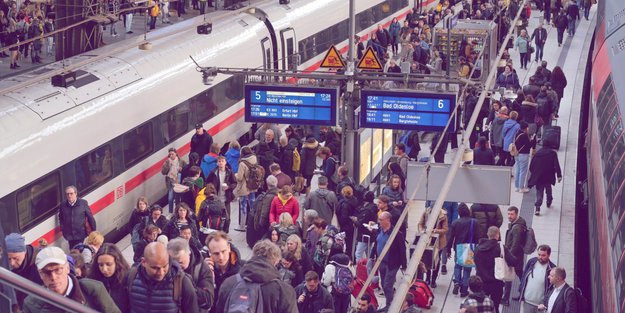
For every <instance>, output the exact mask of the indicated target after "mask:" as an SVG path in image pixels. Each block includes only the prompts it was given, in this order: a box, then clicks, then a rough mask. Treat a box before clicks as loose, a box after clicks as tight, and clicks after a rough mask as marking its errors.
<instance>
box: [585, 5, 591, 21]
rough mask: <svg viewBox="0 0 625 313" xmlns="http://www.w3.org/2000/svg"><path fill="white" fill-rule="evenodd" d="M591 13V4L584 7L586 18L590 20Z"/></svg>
mask: <svg viewBox="0 0 625 313" xmlns="http://www.w3.org/2000/svg"><path fill="white" fill-rule="evenodd" d="M589 15H590V5H589V6H587V7H585V8H584V18H586V20H588V16H589Z"/></svg>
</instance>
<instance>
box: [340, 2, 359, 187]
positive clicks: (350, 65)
mask: <svg viewBox="0 0 625 313" xmlns="http://www.w3.org/2000/svg"><path fill="white" fill-rule="evenodd" d="M355 37H356V0H349V38H348V52H347V53H348V56H347V68H346V69H345V75H346V76H348V79H347V84H346V89H345V93H346V97H345V105H344V106H343V108H344V112H343V113H344V114H343V116H344V118H345V123H344V127H343V135H342V137H343V142H342V145H341V149H342V150H343V151H342V153H341V156H342V159H343V162H345V163H346V164H347V168H348V169H349V173H350V174H351V175H352V176H353V177H355V176H354V173H356V170H357V166H356V164H355V163H356V162H354V153H356V152H355V149H353V147H354V146H355V142H356V131H355V130H354V115H355V113H354V111H355V108H354V85H355V83H356V82H355V79H354V74H355V62H356V56H355V55H356V49H355V44H356V42H355Z"/></svg>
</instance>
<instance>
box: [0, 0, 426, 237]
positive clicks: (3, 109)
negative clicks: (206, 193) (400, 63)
mask: <svg viewBox="0 0 625 313" xmlns="http://www.w3.org/2000/svg"><path fill="white" fill-rule="evenodd" d="M348 3H349V2H348V1H345V0H317V1H308V0H294V1H291V3H290V4H289V5H278V4H277V1H273V0H272V1H265V2H262V3H260V4H259V5H258V6H257V8H258V9H260V10H257V13H258V12H260V13H261V14H264V15H265V17H266V18H267V19H266V22H262V21H260V20H259V19H257V18H256V17H254V16H252V15H250V14H248V13H246V12H245V10H246V9H241V10H239V11H234V12H231V13H229V14H226V15H225V16H222V17H219V18H218V19H215V20H212V23H213V31H212V33H211V34H210V35H198V34H197V33H196V30H195V26H196V25H199V24H200V23H202V18H201V17H198V18H194V19H190V20H187V21H184V22H181V23H179V24H177V25H173V26H171V27H168V28H164V29H160V30H156V31H153V32H151V33H150V34H149V37H148V39H149V40H150V41H151V43H152V48H151V49H150V50H148V51H144V50H139V49H137V48H136V46H133V47H132V48H129V49H125V50H123V51H122V52H119V53H113V54H109V55H107V56H105V57H102V58H99V59H98V60H96V61H94V62H92V63H89V64H87V65H84V66H81V67H79V68H77V69H75V70H76V71H77V73H78V76H79V79H77V81H76V82H75V83H73V85H72V86H70V87H68V88H59V87H53V86H52V85H51V83H50V79H42V80H39V81H36V82H35V83H33V84H32V85H29V86H27V87H24V88H19V89H15V90H11V91H9V92H6V90H7V89H8V88H11V86H15V85H16V84H18V83H20V82H23V81H25V80H28V79H33V78H36V77H37V75H40V74H43V73H46V72H48V71H51V70H56V69H59V68H61V67H62V65H61V62H57V63H53V64H50V65H47V66H45V67H42V68H40V69H37V70H34V71H32V72H29V73H26V74H21V75H18V76H15V77H12V78H8V79H5V80H2V81H0V90H3V92H1V93H0V138H1V139H0V141H1V142H2V143H3V145H2V146H1V147H0V173H2V174H3V177H4V179H3V184H1V185H0V223H2V226H3V227H4V230H5V232H7V233H8V232H20V233H23V234H24V235H25V236H26V239H27V241H28V242H33V243H34V242H36V240H37V239H38V238H44V239H46V240H47V241H48V242H54V241H56V240H57V239H58V238H60V237H61V233H60V228H59V226H58V220H57V218H56V215H55V213H56V212H57V208H58V203H60V201H62V199H64V188H63V187H64V186H67V185H76V186H77V187H78V189H79V195H80V197H83V198H85V199H86V200H87V201H89V203H90V206H91V208H92V211H93V212H94V213H95V218H96V221H97V224H98V230H99V231H101V232H103V233H104V234H106V235H107V236H108V238H109V239H112V238H115V237H117V235H121V233H122V232H121V230H123V226H124V224H125V223H126V222H127V220H128V218H129V215H130V213H131V210H132V208H133V207H134V205H135V201H136V199H137V198H138V197H139V196H142V195H145V196H147V197H148V199H151V200H152V201H154V200H155V199H159V198H161V197H162V196H163V195H164V194H165V186H164V178H163V176H162V175H161V174H160V168H161V164H162V162H163V161H164V159H165V157H166V155H167V149H168V148H169V147H176V148H177V149H178V151H179V154H180V155H181V156H186V155H187V154H188V153H189V150H190V146H189V139H190V137H191V135H192V134H193V132H194V129H193V125H194V124H195V123H196V122H203V123H204V126H205V128H206V129H208V131H209V133H210V134H211V135H213V137H214V140H215V142H218V143H224V142H227V141H230V140H232V139H233V138H239V137H240V136H242V135H243V134H244V133H245V132H246V131H247V130H248V129H249V128H250V125H249V124H246V123H245V122H244V119H243V116H244V108H243V106H244V105H243V101H242V100H243V98H244V95H243V84H244V82H243V79H242V78H240V77H233V76H226V75H218V76H217V77H216V78H215V79H214V81H213V83H212V85H211V86H205V85H203V83H202V79H201V76H200V74H199V73H197V72H196V70H195V66H194V65H193V64H192V63H191V62H190V59H189V55H191V56H193V57H194V58H195V59H196V60H197V61H198V62H200V63H201V64H203V65H212V66H220V67H239V68H257V67H263V66H264V67H268V68H279V69H280V68H291V66H293V65H292V64H291V63H290V62H291V61H292V60H293V58H289V57H288V56H289V55H291V54H297V53H299V54H300V56H301V58H300V61H301V65H300V66H299V68H300V69H307V70H314V69H317V68H318V66H319V63H320V62H321V58H323V54H325V51H326V50H327V48H329V46H330V45H331V44H333V43H334V44H337V47H338V48H339V49H340V50H341V51H342V52H344V51H346V49H347V34H348V23H347V18H348V12H349V10H348ZM434 4H435V2H434V1H433V0H430V1H427V5H428V6H432V5H434ZM411 7H412V3H410V2H409V1H408V0H388V1H380V0H359V1H356V12H357V15H356V30H357V32H358V33H359V34H360V35H361V36H362V37H363V39H366V38H367V35H368V34H369V33H370V32H371V31H373V30H374V29H375V28H376V25H377V24H378V23H382V24H383V25H388V23H389V22H390V20H391V19H392V17H393V16H397V17H399V18H400V19H403V18H404V17H405V15H406V14H407V13H408V11H409V9H410V8H411ZM132 40H134V41H135V42H139V41H140V39H138V38H137V39H130V40H126V41H123V42H120V43H116V44H111V45H107V46H106V47H104V48H102V49H98V50H95V51H90V52H88V53H85V54H82V55H78V56H75V57H72V58H69V59H68V60H66V64H72V63H77V62H80V61H84V60H87V59H95V58H96V57H98V55H99V54H107V53H109V52H110V51H113V50H115V49H118V50H119V48H120V47H122V45H128V44H129V43H132Z"/></svg>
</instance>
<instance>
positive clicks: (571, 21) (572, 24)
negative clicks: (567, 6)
mask: <svg viewBox="0 0 625 313" xmlns="http://www.w3.org/2000/svg"><path fill="white" fill-rule="evenodd" d="M575 22H577V21H576V20H575V19H571V18H569V28H568V29H569V36H573V35H575Z"/></svg>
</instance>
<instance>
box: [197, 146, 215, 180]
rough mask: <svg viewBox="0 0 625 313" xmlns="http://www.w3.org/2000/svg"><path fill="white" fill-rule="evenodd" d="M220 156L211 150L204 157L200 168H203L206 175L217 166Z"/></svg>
mask: <svg viewBox="0 0 625 313" xmlns="http://www.w3.org/2000/svg"><path fill="white" fill-rule="evenodd" d="M218 157H219V156H218V155H217V154H215V153H213V152H210V153H208V154H206V155H204V156H203V157H202V162H201V163H200V168H201V169H202V173H204V175H206V176H208V174H209V173H210V172H212V171H213V170H214V169H215V168H216V167H217V158H218Z"/></svg>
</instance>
